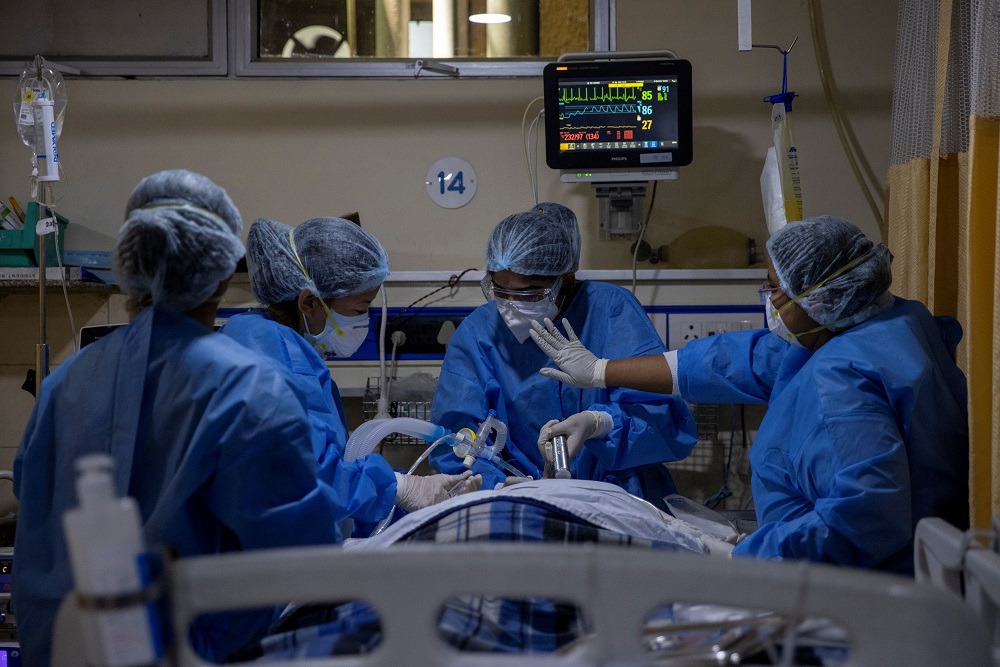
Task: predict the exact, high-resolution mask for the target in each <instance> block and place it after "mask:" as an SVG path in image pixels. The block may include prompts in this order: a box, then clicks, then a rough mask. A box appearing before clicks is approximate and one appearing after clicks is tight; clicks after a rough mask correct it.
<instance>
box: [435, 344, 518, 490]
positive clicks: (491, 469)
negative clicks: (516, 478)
mask: <svg viewBox="0 0 1000 667" xmlns="http://www.w3.org/2000/svg"><path fill="white" fill-rule="evenodd" d="M460 333H464V332H462V331H461V327H460V328H459V332H458V333H456V334H455V337H454V338H452V342H451V344H450V345H449V346H448V353H447V355H446V357H445V361H444V364H443V365H442V367H441V377H440V378H439V379H438V385H437V391H436V392H435V393H434V400H433V401H432V403H431V406H432V408H431V409H432V413H431V421H433V422H434V423H435V424H438V425H439V426H443V427H444V428H446V429H448V431H450V432H452V433H457V432H458V431H460V430H461V429H463V428H471V429H473V430H474V429H475V428H476V425H477V424H478V423H479V422H481V421H482V420H483V419H484V418H485V417H486V415H487V413H488V412H489V410H490V403H489V401H490V396H491V395H492V396H493V397H494V399H493V400H495V397H496V396H497V395H498V394H499V391H500V389H499V386H498V385H497V383H496V380H494V379H493V378H492V377H488V376H487V375H486V374H485V373H484V372H482V371H483V369H485V367H486V362H485V360H482V359H474V358H473V356H474V354H475V350H476V349H477V348H476V346H475V345H474V344H471V345H470V344H469V342H468V341H465V340H464V338H462V337H461V336H460ZM501 419H503V415H501ZM428 459H429V463H430V465H431V467H433V468H434V469H435V470H437V471H439V472H443V473H448V474H449V475H456V474H460V473H463V472H465V471H466V470H467V468H466V467H465V465H464V464H463V463H462V459H460V458H458V457H457V456H456V455H455V453H454V452H453V451H452V450H451V447H446V446H444V445H441V446H440V447H438V448H436V449H435V450H434V451H433V452H431V454H430V455H429V456H428ZM472 472H473V473H474V474H479V475H482V476H483V486H482V488H484V489H492V488H494V487H495V486H496V485H497V483H502V482H503V481H504V480H505V479H506V474H505V473H503V472H502V471H501V470H499V469H498V468H497V467H496V466H495V465H493V464H491V463H488V462H486V461H476V462H475V463H474V464H473V466H472Z"/></svg>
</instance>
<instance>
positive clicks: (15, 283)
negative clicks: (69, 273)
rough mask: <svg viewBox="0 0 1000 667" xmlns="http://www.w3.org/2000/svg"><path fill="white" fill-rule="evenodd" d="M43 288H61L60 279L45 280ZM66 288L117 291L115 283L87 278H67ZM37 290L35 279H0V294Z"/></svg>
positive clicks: (87, 290)
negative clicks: (110, 283) (109, 283)
mask: <svg viewBox="0 0 1000 667" xmlns="http://www.w3.org/2000/svg"><path fill="white" fill-rule="evenodd" d="M45 288H46V289H50V290H54V289H62V281H59V280H46V281H45ZM66 289H67V290H69V291H71V292H92V293H95V294H97V293H105V294H116V293H118V291H119V290H118V286H117V285H107V284H105V283H95V282H91V281H89V280H67V281H66ZM36 291H38V281H37V280H31V279H27V280H0V294H4V293H8V294H12V293H16V294H20V293H22V292H36Z"/></svg>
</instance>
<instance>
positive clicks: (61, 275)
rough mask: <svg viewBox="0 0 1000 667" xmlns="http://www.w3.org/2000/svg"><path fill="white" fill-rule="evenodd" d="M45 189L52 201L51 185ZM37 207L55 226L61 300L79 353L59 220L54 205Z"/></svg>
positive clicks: (40, 278) (43, 281) (54, 238)
mask: <svg viewBox="0 0 1000 667" xmlns="http://www.w3.org/2000/svg"><path fill="white" fill-rule="evenodd" d="M45 187H46V188H48V189H49V192H48V193H47V194H48V197H47V199H49V200H52V199H53V197H52V194H51V193H52V190H51V183H46V184H45ZM38 206H39V212H38V214H39V215H42V214H44V212H45V211H46V210H47V211H48V212H49V214H50V215H51V216H52V218H53V223H54V224H55V234H54V235H53V243H55V246H56V264H57V265H58V266H59V282H60V284H61V285H62V293H63V300H64V301H65V302H66V313H67V314H68V315H69V332H70V340H72V341H73V352H79V351H80V349H79V347H78V345H77V341H76V322H75V321H74V319H73V308H72V307H71V306H70V305H69V291H68V290H67V289H66V269H65V268H64V267H63V262H62V253H60V252H59V218H58V217H57V216H56V209H55V203H53V204H51V205H49V206H42V205H41V204H39V205H38ZM36 224H37V222H36ZM39 280H41V281H42V283H43V284H44V283H45V281H46V276H39Z"/></svg>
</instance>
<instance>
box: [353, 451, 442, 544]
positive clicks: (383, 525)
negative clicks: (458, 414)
mask: <svg viewBox="0 0 1000 667" xmlns="http://www.w3.org/2000/svg"><path fill="white" fill-rule="evenodd" d="M449 438H451V439H452V440H454V439H455V434H454V433H445V434H444V435H443V436H441V437H440V438H438V439H437V440H435V441H434V443H433V444H432V445H431V446H430V447H428V448H427V449H425V450H424V451H423V452H421V454H420V456H418V457H417V460H416V461H414V462H413V465H412V466H410V469H409V470H407V471H406V474H407V475H412V474H413V471H414V470H416V469H417V466H419V465H420V464H421V463H422V462H423V461H424V459H426V458H427V457H428V456H430V453H431V452H432V451H433V450H434V448H435V447H437V446H438V445H440V444H441V443H443V442H444V441H445V440H448V439H449ZM395 514H396V504H395V503H393V505H392V509H390V510H389V513H388V514H386V515H385V518H384V519H382V520H381V521H379V522H378V525H377V526H375V530H373V531H372V534H371V535H369V537H375V536H376V535H378V534H379V533H381V532H382V531H383V530H385V529H386V526H388V525H389V522H390V521H392V517H393V516H394V515H395Z"/></svg>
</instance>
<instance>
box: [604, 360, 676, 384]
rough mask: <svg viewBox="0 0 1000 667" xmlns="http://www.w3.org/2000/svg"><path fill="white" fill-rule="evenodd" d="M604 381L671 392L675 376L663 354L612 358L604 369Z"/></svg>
mask: <svg viewBox="0 0 1000 667" xmlns="http://www.w3.org/2000/svg"><path fill="white" fill-rule="evenodd" d="M604 381H605V384H607V385H608V386H609V387H625V388H627V389H636V390H638V391H650V392H654V393H658V394H669V393H672V392H673V390H674V378H673V375H672V374H671V373H670V366H669V365H668V364H667V360H666V359H664V358H663V355H662V354H653V355H650V356H648V357H632V358H630V359H612V360H611V361H609V362H608V366H607V368H606V369H605V370H604Z"/></svg>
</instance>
